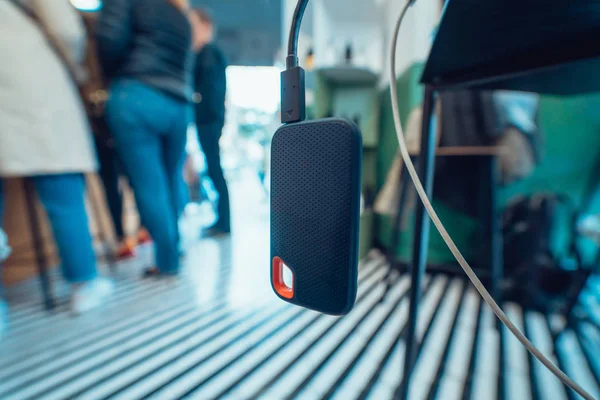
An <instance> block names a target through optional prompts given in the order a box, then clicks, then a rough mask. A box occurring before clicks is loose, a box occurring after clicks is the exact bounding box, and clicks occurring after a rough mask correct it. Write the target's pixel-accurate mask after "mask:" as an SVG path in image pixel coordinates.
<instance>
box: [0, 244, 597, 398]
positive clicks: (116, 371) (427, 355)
mask: <svg viewBox="0 0 600 400" xmlns="http://www.w3.org/2000/svg"><path fill="white" fill-rule="evenodd" d="M260 237H261V235H257V236H256V238H257V239H256V242H252V240H250V242H251V243H244V244H242V243H241V242H240V243H239V245H238V243H237V242H236V240H237V239H236V237H234V238H233V239H232V240H221V241H213V240H206V241H203V242H200V243H198V244H197V245H196V246H195V247H194V248H193V249H192V250H191V255H190V257H189V260H188V262H187V264H188V265H187V266H186V271H185V274H184V276H182V277H181V278H178V279H174V280H172V281H143V280H140V279H137V278H136V277H137V274H138V270H139V268H140V266H141V264H143V263H140V262H133V263H130V264H123V265H120V266H119V267H118V269H117V271H116V272H114V273H113V276H114V279H115V281H116V283H117V292H116V294H115V296H114V297H113V298H112V299H111V300H110V301H109V302H108V304H106V305H105V307H104V308H103V309H102V310H99V311H97V312H93V313H90V314H89V315H85V316H82V317H79V318H72V317H71V316H70V315H69V313H68V311H67V308H66V304H64V303H65V301H64V300H65V299H66V297H64V296H65V295H66V291H65V288H61V287H60V286H57V288H56V289H57V293H58V294H59V297H60V298H62V299H63V302H62V303H63V305H62V306H59V308H58V309H57V310H56V311H55V312H54V313H52V314H48V313H45V312H44V311H42V310H40V307H39V299H38V298H36V296H35V294H36V293H37V287H36V286H35V284H36V282H32V283H26V284H24V285H21V286H20V287H18V288H14V289H11V290H10V291H9V299H10V300H11V315H10V331H9V333H8V336H7V337H5V338H4V339H3V340H2V341H0V399H3V400H27V399H108V398H110V399H127V400H132V399H142V398H144V399H145V398H151V399H161V400H162V399H180V398H190V399H236V400H238V399H307V400H312V399H340V400H342V399H343V400H346V399H376V400H381V399H382V400H385V399H392V398H394V395H395V394H397V392H398V388H399V385H400V383H401V378H402V360H403V353H404V349H405V344H404V342H403V340H402V339H401V338H402V334H403V332H404V331H405V327H406V319H407V310H408V299H407V294H408V289H409V279H408V277H406V276H400V277H398V278H397V280H396V283H395V284H394V285H393V287H392V290H391V291H390V292H389V293H388V295H387V296H386V297H385V298H384V299H383V300H382V294H383V291H384V285H383V284H382V283H381V280H382V277H383V276H384V275H385V272H386V268H387V267H386V264H385V262H384V260H383V258H382V257H381V256H380V255H378V254H376V253H373V254H372V257H371V258H370V259H369V260H368V261H366V262H364V263H363V264H361V267H360V289H359V298H358V301H357V305H356V307H355V309H354V310H353V311H352V312H351V313H350V314H349V315H348V316H346V317H343V318H337V317H329V316H323V315H319V314H317V313H315V312H312V311H307V310H302V309H299V308H295V307H293V306H289V305H286V304H285V303H283V302H281V301H279V300H278V299H276V298H275V297H274V296H273V295H272V294H271V293H270V288H269V286H268V276H267V277H265V275H267V274H264V268H263V267H264V265H268V264H261V263H259V261H260V262H262V261H261V260H260V259H261V257H263V256H262V255H257V256H256V258H253V257H252V256H248V254H258V253H260V252H257V251H256V248H260V246H262V245H263V244H264V243H261V241H262V240H268V238H262V239H261V238H260ZM232 241H233V242H232ZM245 241H246V242H247V241H248V240H247V239H246V240H245ZM244 246H246V247H244ZM239 247H242V248H241V249H239ZM251 248H254V249H255V250H254V251H252V250H249V249H251ZM191 260H193V261H191ZM506 311H507V313H508V314H509V316H510V317H511V318H512V319H513V320H514V321H515V322H516V323H517V324H518V325H519V326H520V327H521V328H522V329H524V330H525V332H526V333H527V334H528V335H529V336H530V337H531V338H532V340H533V342H534V343H535V344H536V345H538V346H540V347H541V348H542V349H543V350H544V351H545V352H546V354H548V355H550V356H551V357H552V358H553V359H554V360H556V362H558V364H559V365H560V366H561V367H562V368H564V369H565V370H566V371H567V372H568V373H569V374H571V375H572V376H573V377H574V378H576V379H577V380H578V381H579V382H581V384H582V385H583V386H584V387H586V388H587V389H588V390H589V391H590V392H591V393H592V394H593V395H594V396H596V397H597V398H600V385H599V383H598V382H599V380H600V332H598V330H596V329H595V328H593V327H592V325H587V324H581V325H579V326H577V327H575V328H568V329H565V330H564V331H563V332H562V333H561V334H560V335H559V336H558V337H557V338H556V339H554V338H553V336H552V335H551V330H550V328H551V326H554V325H556V324H560V323H561V321H554V320H549V319H548V318H546V316H544V315H541V314H539V313H536V312H524V311H523V310H522V309H521V308H520V307H519V306H518V305H516V304H507V305H506ZM422 316H423V318H422V320H421V321H419V326H418V335H419V337H420V338H421V340H422V343H423V345H422V347H421V350H420V354H419V359H418V362H417V365H416V367H415V371H414V375H413V384H412V385H411V389H410V399H443V400H451V399H490V400H493V399H568V400H572V399H576V398H577V397H576V396H575V395H573V394H572V393H570V392H569V391H568V390H566V389H565V388H564V387H563V386H562V385H561V384H559V383H558V382H557V381H556V380H555V379H554V378H553V377H552V376H550V375H549V373H548V372H546V371H545V370H544V369H543V368H542V367H541V366H540V364H539V363H537V362H534V361H533V360H532V359H531V357H529V356H528V354H527V353H526V352H525V351H524V350H523V349H522V348H521V347H520V346H519V344H518V343H516V341H515V340H513V339H512V338H511V337H510V336H509V334H508V333H507V332H506V331H505V330H501V331H500V333H498V331H497V330H496V323H495V320H494V318H493V316H492V313H491V311H490V309H489V308H488V307H487V306H485V305H483V304H482V302H481V301H480V299H479V297H478V296H477V294H476V293H475V291H474V290H473V288H472V287H471V286H470V285H467V284H466V283H465V282H464V281H462V280H460V279H449V278H447V277H445V276H441V275H440V276H430V277H428V279H427V282H426V289H425V296H424V298H423V303H422Z"/></svg>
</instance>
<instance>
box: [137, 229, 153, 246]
mask: <svg viewBox="0 0 600 400" xmlns="http://www.w3.org/2000/svg"><path fill="white" fill-rule="evenodd" d="M137 240H138V244H140V245H143V244H147V243H152V236H150V232H148V231H147V230H146V229H140V231H139V232H138V237H137Z"/></svg>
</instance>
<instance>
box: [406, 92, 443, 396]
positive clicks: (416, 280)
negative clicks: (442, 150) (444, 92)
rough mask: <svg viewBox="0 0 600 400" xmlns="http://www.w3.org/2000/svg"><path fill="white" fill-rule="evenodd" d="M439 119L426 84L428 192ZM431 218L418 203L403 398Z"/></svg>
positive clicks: (424, 171) (422, 159) (423, 165)
mask: <svg viewBox="0 0 600 400" xmlns="http://www.w3.org/2000/svg"><path fill="white" fill-rule="evenodd" d="M436 133H437V121H436V118H435V90H434V88H433V87H431V86H426V87H425V100H424V103H423V123H422V126H421V153H420V156H419V165H418V168H419V171H418V172H419V175H420V177H421V179H422V180H423V185H424V187H425V191H426V192H427V195H428V196H429V197H431V195H432V192H433V172H434V167H435V165H434V164H435V144H436ZM429 224H430V221H429V217H428V215H427V213H426V211H425V207H424V206H423V204H422V203H421V202H420V201H417V204H416V219H415V232H414V235H415V241H414V244H413V260H412V267H411V276H412V283H411V289H410V308H409V316H408V330H407V336H406V354H405V358H404V378H403V380H402V386H401V390H400V396H401V398H402V399H408V392H409V386H410V377H411V374H412V369H413V366H414V363H415V356H416V354H417V346H418V345H419V344H418V343H417V337H416V333H417V332H416V331H417V321H418V318H419V301H420V298H421V291H422V287H421V286H422V283H423V276H424V275H425V269H426V265H427V249H428V247H429Z"/></svg>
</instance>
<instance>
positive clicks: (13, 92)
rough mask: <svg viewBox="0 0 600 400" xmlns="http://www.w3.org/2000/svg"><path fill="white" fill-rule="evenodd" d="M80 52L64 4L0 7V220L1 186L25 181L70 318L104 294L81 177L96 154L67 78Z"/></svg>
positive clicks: (71, 13) (42, 1) (9, 0)
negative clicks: (51, 245) (45, 229)
mask: <svg viewBox="0 0 600 400" xmlns="http://www.w3.org/2000/svg"><path fill="white" fill-rule="evenodd" d="M31 15H34V16H35V18H32V17H31ZM40 25H43V26H40ZM85 48H86V35H85V28H84V26H83V22H82V20H81V18H80V15H79V14H78V12H77V11H76V10H75V9H74V8H73V7H72V6H71V4H70V3H69V0H52V1H48V0H5V1H0V54H1V55H2V62H1V63H0V215H2V213H1V212H2V201H1V199H2V196H1V190H2V187H1V180H2V178H8V177H22V178H29V179H31V180H32V181H33V183H34V186H35V188H36V191H37V193H38V196H39V198H40V200H41V202H42V204H43V206H44V207H45V209H46V212H47V214H48V218H49V220H50V224H51V226H52V231H53V235H54V239H55V241H56V244H57V247H58V251H59V254H60V258H61V265H62V272H63V275H64V277H65V279H66V280H67V281H69V282H70V283H72V284H73V285H72V286H73V293H72V309H73V311H74V312H76V313H79V312H84V311H87V310H89V309H91V308H94V307H96V306H98V305H100V304H102V302H103V300H104V299H105V298H106V296H108V295H109V294H110V293H111V291H112V283H111V282H110V281H108V280H106V279H102V278H98V277H97V272H96V258H95V254H94V251H93V246H92V238H91V235H90V231H89V226H88V217H87V213H86V209H85V200H84V194H85V179H84V173H88V172H93V171H95V170H96V169H97V162H96V154H95V149H94V145H93V137H92V133H91V131H90V128H89V125H88V121H87V116H86V113H85V110H84V106H83V102H82V101H81V98H80V97H79V94H78V89H77V84H76V83H75V82H74V81H73V78H72V74H71V73H70V72H69V71H70V70H74V69H76V66H78V65H83V61H84V57H85ZM59 51H60V52H61V54H60V55H59V54H58V52H59ZM66 64H70V65H66ZM78 71H79V69H78ZM75 75H81V76H83V74H77V73H76V74H75ZM0 301H1V299H0ZM0 308H2V305H0ZM0 314H1V313H0ZM0 325H1V323H0Z"/></svg>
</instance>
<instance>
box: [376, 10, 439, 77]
mask: <svg viewBox="0 0 600 400" xmlns="http://www.w3.org/2000/svg"><path fill="white" fill-rule="evenodd" d="M405 4H406V3H405V2H404V1H398V0H386V1H385V2H384V3H383V4H382V5H381V7H382V10H383V15H384V18H385V22H384V42H385V51H384V54H385V66H384V68H383V74H382V84H387V83H388V82H389V63H390V58H389V54H390V50H391V49H390V47H391V39H392V35H393V33H394V28H395V25H396V21H397V19H398V17H399V16H400V12H401V11H402V8H403V7H404V5H405ZM440 15H441V5H440V1H439V0H419V1H417V2H416V4H415V5H414V6H413V7H411V9H410V10H409V11H408V14H407V15H406V17H405V19H404V22H403V24H402V28H401V29H400V36H399V40H398V49H397V57H396V74H397V75H400V74H401V73H403V72H404V71H405V70H406V69H407V68H408V67H409V66H411V65H412V64H414V63H415V62H420V61H425V60H426V59H427V56H428V55H429V51H430V50H431V42H432V33H433V30H434V29H435V27H436V26H437V24H438V22H439V18H440Z"/></svg>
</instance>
